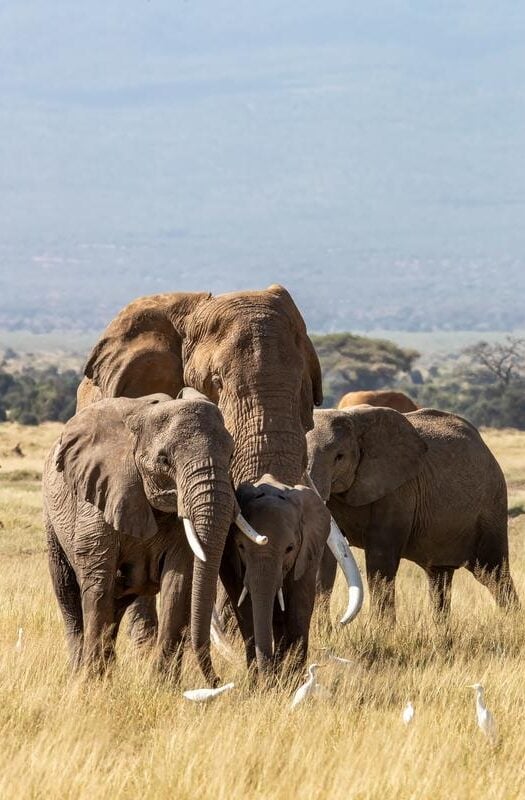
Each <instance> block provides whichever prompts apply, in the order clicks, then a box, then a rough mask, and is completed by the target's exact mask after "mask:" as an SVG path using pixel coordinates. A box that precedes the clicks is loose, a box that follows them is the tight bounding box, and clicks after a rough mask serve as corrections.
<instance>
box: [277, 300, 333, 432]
mask: <svg viewBox="0 0 525 800" xmlns="http://www.w3.org/2000/svg"><path fill="white" fill-rule="evenodd" d="M267 291H268V292H271V293H272V294H274V295H276V296H277V297H279V299H280V301H281V303H282V305H283V308H285V309H286V312H287V313H288V315H289V316H290V319H291V320H292V321H293V327H294V329H295V334H296V340H297V343H298V345H299V347H300V348H301V349H302V351H303V362H304V373H303V379H302V385H301V419H302V423H303V427H304V429H305V431H309V430H311V429H312V428H313V426H314V421H313V416H312V411H313V406H320V405H322V402H323V380H322V374H321V364H320V363H319V358H318V356H317V353H316V351H315V347H314V346H313V344H312V342H311V340H310V338H309V336H308V334H307V332H306V325H305V322H304V319H303V317H302V315H301V312H300V311H299V309H298V308H297V306H296V305H295V303H294V301H293V298H292V296H291V295H290V293H289V292H288V291H287V289H285V288H284V286H280V285H279V284H273V285H272V286H269V287H268V289H267Z"/></svg>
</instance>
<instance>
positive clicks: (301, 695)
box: [291, 664, 328, 708]
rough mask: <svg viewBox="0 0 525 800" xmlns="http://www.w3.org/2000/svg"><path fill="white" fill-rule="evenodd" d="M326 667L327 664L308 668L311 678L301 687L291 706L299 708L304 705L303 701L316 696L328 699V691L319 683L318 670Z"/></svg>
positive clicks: (311, 665) (312, 665) (313, 665)
mask: <svg viewBox="0 0 525 800" xmlns="http://www.w3.org/2000/svg"><path fill="white" fill-rule="evenodd" d="M325 666H326V664H310V666H309V667H308V675H309V678H308V680H307V681H306V683H303V685H302V686H299V688H298V689H297V691H296V692H295V694H294V696H293V700H292V705H291V707H292V708H295V707H296V706H298V705H299V703H302V702H303V700H306V699H307V698H308V697H312V696H314V697H315V696H316V695H317V696H319V695H321V696H324V697H326V695H327V693H328V690H327V689H326V688H325V687H324V686H321V684H320V683H318V682H317V670H318V669H322V668H323V667H325Z"/></svg>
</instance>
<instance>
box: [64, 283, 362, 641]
mask: <svg viewBox="0 0 525 800" xmlns="http://www.w3.org/2000/svg"><path fill="white" fill-rule="evenodd" d="M84 372H85V377H84V379H83V381H82V383H81V384H80V387H79V390H78V395H77V397H78V408H82V407H84V406H86V405H89V404H90V403H92V402H95V401H97V400H100V398H103V397H112V396H122V395H124V396H129V397H135V396H140V395H145V394H149V393H151V392H154V391H155V392H159V391H161V392H166V393H167V394H169V395H171V396H176V394H177V392H178V391H179V390H180V388H181V387H182V386H183V385H188V386H192V387H193V388H195V389H196V390H198V391H200V392H202V393H203V394H204V395H206V397H208V398H209V399H210V400H211V401H212V402H214V403H216V404H217V405H218V407H219V409H220V410H221V412H222V414H223V418H224V422H225V425H226V428H227V430H228V431H229V432H230V434H231V436H232V437H233V442H234V450H233V456H232V460H231V464H230V473H231V477H232V480H233V484H234V488H237V487H238V486H240V485H241V484H242V483H247V482H251V483H255V482H256V481H258V480H259V479H260V478H261V476H262V475H265V474H270V475H271V476H272V477H273V479H275V480H276V481H279V482H281V483H283V484H285V485H287V486H294V485H296V484H299V483H301V480H302V476H303V474H304V472H305V469H306V463H307V455H306V438H305V434H306V431H308V430H309V429H310V428H312V427H313V416H312V412H313V407H314V405H321V403H322V399H323V393H322V380H321V368H320V365H319V360H318V358H317V354H316V352H315V350H314V347H313V345H312V343H311V341H310V339H309V338H308V335H307V332H306V326H305V323H304V320H303V318H302V316H301V314H300V312H299V310H298V309H297V306H296V305H295V303H294V301H293V299H292V298H291V296H290V295H289V293H288V292H287V291H286V289H285V288H283V287H282V286H279V285H272V286H270V287H268V289H266V290H261V291H242V292H230V293H226V294H222V295H216V296H213V295H211V294H208V293H203V292H195V293H171V294H160V295H152V296H148V297H143V298H139V299H137V300H135V301H133V302H132V303H130V304H129V305H128V306H126V307H125V308H124V309H123V310H122V311H121V312H120V313H119V314H118V315H117V316H116V317H115V319H114V320H113V321H112V322H111V323H110V324H109V326H108V327H107V328H106V330H105V332H104V333H103V335H102V337H101V338H100V340H99V342H98V343H97V344H96V345H95V347H94V348H93V350H92V352H91V355H90V356H89V358H88V361H87V364H86V367H85V371H84ZM336 535H337V534H335V533H334V537H335V536H336ZM339 538H340V540H341V542H343V540H342V537H341V536H340V534H339ZM350 557H351V556H350ZM353 566H354V567H355V569H354V571H353V572H352V571H350V572H348V570H347V572H346V574H357V567H356V565H355V562H354V564H353ZM231 576H232V571H231V570H230V569H229V564H228V559H227V558H226V556H225V558H223V565H221V580H222V582H223V584H224V586H225V588H226V591H227V592H228V595H229V596H230V597H231V598H234V600H235V602H236V600H237V598H236V596H235V595H236V582H235V581H234V580H232V579H231ZM358 594H359V593H357V595H356V593H355V592H353V597H354V601H353V606H352V608H351V609H350V600H349V611H347V616H348V614H349V613H355V612H356V610H357V608H358V607H359V606H360V603H359V598H358ZM349 596H350V595H349ZM356 598H357V600H356ZM144 600H146V601H147V602H146V603H143V604H142V607H141V609H140V613H139V614H138V615H135V619H137V617H141V618H142V623H141V629H142V630H143V631H145V632H146V633H148V632H149V633H151V632H152V631H154V629H155V625H156V619H155V609H154V606H153V605H152V604H151V602H150V601H148V599H147V598H144Z"/></svg>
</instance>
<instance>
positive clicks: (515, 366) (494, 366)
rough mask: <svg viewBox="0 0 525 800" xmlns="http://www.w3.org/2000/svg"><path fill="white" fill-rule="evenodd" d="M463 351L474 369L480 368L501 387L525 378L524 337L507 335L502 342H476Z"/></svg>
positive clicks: (504, 387)
mask: <svg viewBox="0 0 525 800" xmlns="http://www.w3.org/2000/svg"><path fill="white" fill-rule="evenodd" d="M464 353H465V355H466V356H468V357H469V359H470V361H471V365H472V366H473V367H474V368H475V369H477V370H478V371H479V370H480V368H481V370H482V371H485V373H486V374H487V376H488V377H490V378H491V379H492V381H491V382H494V383H498V384H500V386H501V387H502V388H503V389H506V388H507V387H508V386H509V384H510V383H511V382H513V381H515V380H521V379H524V378H525V339H522V338H519V337H516V336H507V337H506V338H505V340H504V341H503V342H495V343H493V344H490V343H489V342H478V343H477V344H474V345H471V346H470V347H467V348H465V350H464Z"/></svg>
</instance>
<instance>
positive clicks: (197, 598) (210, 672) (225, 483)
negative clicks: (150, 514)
mask: <svg viewBox="0 0 525 800" xmlns="http://www.w3.org/2000/svg"><path fill="white" fill-rule="evenodd" d="M182 498H183V513H184V515H185V516H187V517H188V518H189V519H190V520H191V522H192V524H193V528H194V530H195V533H196V535H197V537H198V540H199V542H200V544H201V545H202V549H203V551H204V554H205V556H206V560H205V561H202V560H201V559H200V558H195V560H194V567H193V584H192V595H191V642H192V646H193V649H194V651H195V653H196V655H197V660H198V663H199V666H200V668H201V670H202V673H203V675H204V677H205V679H206V680H207V681H208V683H209V684H210V685H211V686H213V685H216V684H217V682H218V678H217V675H216V674H215V670H214V669H213V665H212V661H211V655H210V626H211V619H212V613H213V607H214V603H215V596H216V592H217V579H218V576H219V567H220V564H221V559H222V553H223V550H224V545H225V542H226V537H227V535H228V530H229V528H230V524H231V522H232V519H233V511H234V495H233V491H232V487H231V483H230V480H229V477H228V471H227V468H226V467H225V468H224V469H221V470H216V469H214V468H213V467H211V468H210V465H209V464H198V465H193V467H192V469H191V471H190V472H189V473H188V474H187V475H186V476H185V480H184V489H183V493H182Z"/></svg>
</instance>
